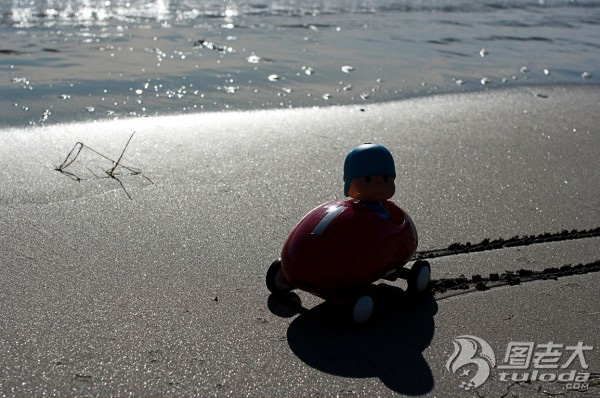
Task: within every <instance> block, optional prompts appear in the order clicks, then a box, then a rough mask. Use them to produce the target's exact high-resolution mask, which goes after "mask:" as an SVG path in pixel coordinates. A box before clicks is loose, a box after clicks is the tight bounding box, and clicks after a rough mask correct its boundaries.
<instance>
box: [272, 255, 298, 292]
mask: <svg viewBox="0 0 600 398" xmlns="http://www.w3.org/2000/svg"><path fill="white" fill-rule="evenodd" d="M266 279H267V289H269V291H270V292H271V293H273V294H284V293H288V292H290V291H292V287H291V286H290V284H289V283H288V281H287V280H286V279H285V275H283V271H282V270H281V260H275V261H273V263H272V264H271V265H270V266H269V270H268V271H267V278H266Z"/></svg>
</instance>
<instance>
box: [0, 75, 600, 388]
mask: <svg viewBox="0 0 600 398" xmlns="http://www.w3.org/2000/svg"><path fill="white" fill-rule="evenodd" d="M599 104H600V90H598V88H597V87H594V86H590V87H565V86H557V87H521V88H515V89H511V90H506V91H504V90H496V91H490V92H482V93H472V94H451V95H443V96H432V97H425V98H417V99H409V100H405V101H398V102H389V103H381V104H371V105H365V106H360V105H356V106H354V105H350V106H339V107H329V108H302V109H292V110H269V111H248V112H230V113H227V114H223V113H205V114H189V115H179V116H163V117H148V118H133V119H124V120H117V121H101V122H90V123H73V124H61V125H54V126H46V127H34V128H8V129H4V130H0V142H1V145H0V313H1V314H2V319H1V324H0V328H1V330H2V332H1V335H0V392H1V394H2V395H3V396H11V397H12V396H42V395H46V396H126V395H130V394H132V395H134V396H236V397H237V396H253V397H254V396H256V397H257V396H298V397H300V396H303V397H304V396H306V397H308V396H327V397H329V396H350V397H354V396H356V397H363V396H364V397H367V396H369V397H373V396H385V397H388V396H398V395H428V396H445V397H453V396H456V397H459V396H461V397H462V396H468V395H469V394H472V395H473V396H475V392H474V391H470V392H465V390H463V389H462V388H460V387H459V382H460V378H459V375H458V374H453V373H451V372H449V371H448V370H447V368H446V367H445V365H446V362H447V361H448V358H449V357H450V354H451V353H452V350H453V343H452V342H453V339H454V338H455V337H457V336H461V335H474V336H479V337H480V338H482V339H484V340H486V341H487V342H488V343H489V344H490V346H492V348H493V349H494V351H495V352H496V360H497V362H498V364H499V363H500V362H501V361H502V359H504V358H503V357H504V349H505V348H506V346H507V344H508V343H509V342H511V341H533V342H536V343H538V344H540V343H547V342H549V341H554V342H558V343H561V344H564V345H565V346H567V345H574V344H576V343H577V342H579V341H582V342H584V343H585V344H586V345H591V346H594V349H593V350H592V351H587V352H585V359H586V360H587V364H588V365H589V369H587V370H588V371H589V372H591V373H592V374H595V375H596V376H593V377H596V379H595V380H597V377H598V376H597V375H598V372H599V369H600V354H599V353H600V350H599V349H598V347H599V346H600V340H599V339H598V322H597V314H598V311H600V307H599V304H598V303H599V302H600V291H599V290H598V288H597V286H598V282H599V281H600V279H599V276H598V275H599V274H598V273H594V272H591V273H587V274H584V275H570V276H568V275H565V276H562V277H559V278H557V280H553V279H551V280H545V281H534V282H531V283H522V284H517V285H513V286H503V287H498V288H492V289H490V290H487V291H468V292H465V293H464V294H461V295H457V296H455V295H449V294H441V293H440V294H436V295H434V296H433V297H431V298H429V299H424V300H422V301H418V302H411V301H410V300H408V299H407V297H405V295H404V293H403V290H402V289H403V287H404V286H403V285H402V283H401V282H395V283H390V284H389V286H391V287H388V288H384V287H381V288H380V294H381V297H382V298H383V299H382V300H379V301H378V313H377V316H376V318H375V319H374V320H373V322H372V323H371V324H370V325H369V326H368V327H365V328H355V327H353V326H352V325H350V324H348V322H346V321H345V320H344V317H343V316H342V315H341V314H340V313H339V312H338V311H337V309H336V307H335V306H331V305H329V304H327V303H325V304H323V303H322V301H321V300H319V299H317V298H314V297H312V296H310V295H308V294H305V293H302V292H299V293H298V297H299V298H300V299H301V301H302V309H301V314H300V315H293V314H292V313H290V311H287V310H286V308H287V307H286V305H285V303H283V304H282V303H278V302H276V301H274V300H273V299H272V298H269V294H268V291H267V289H266V287H265V283H264V277H265V273H266V270H267V268H268V266H269V264H270V262H271V261H272V260H273V259H275V258H277V257H278V255H279V252H280V250H281V246H282V244H283V242H284V240H285V238H286V236H287V233H288V232H289V230H290V229H291V228H292V227H293V226H294V225H295V223H296V222H297V221H298V220H299V219H300V218H301V217H302V216H303V215H304V214H305V213H306V212H308V211H309V210H310V209H312V208H314V207H315V206H317V205H318V204H320V203H322V202H325V201H327V200H332V199H338V198H342V197H343V193H342V174H341V173H342V171H341V167H342V163H343V159H344V156H345V155H346V153H347V151H348V150H349V149H350V148H352V147H353V146H355V145H356V144H359V143H363V142H377V143H381V144H384V145H386V146H387V147H388V148H390V150H391V151H392V153H393V155H394V157H395V159H396V169H397V174H398V177H397V193H396V195H395V196H394V198H393V199H394V200H395V201H396V202H397V203H399V204H400V206H402V207H403V208H404V209H406V210H407V211H408V212H409V213H410V214H411V216H412V218H413V220H414V221H415V223H416V225H417V228H418V231H419V236H420V245H419V250H420V251H422V250H430V249H438V248H445V247H447V246H448V245H450V244H452V243H463V244H464V243H466V242H473V243H475V242H480V241H481V240H483V239H485V238H490V239H496V238H498V237H501V238H506V239H508V238H510V237H513V236H515V235H520V236H522V235H538V234H543V233H546V232H548V233H555V232H560V231H563V230H569V231H570V230H573V229H577V230H589V229H594V228H597V227H599V226H600V199H599V198H600V173H598V159H600V141H599V140H600V135H599V134H600V131H599V129H598V126H599V125H600V123H599V122H600V119H599V117H598V114H599V113H598V108H599ZM134 131H135V135H134V136H133V138H132V139H131V142H130V143H129V145H128V147H127V149H126V151H125V153H124V154H123V157H122V159H121V162H120V164H121V165H124V166H127V167H128V168H123V167H119V168H117V169H115V170H114V173H113V174H114V177H117V178H118V180H117V179H115V178H110V177H109V176H107V175H106V173H104V172H103V170H108V169H110V168H111V167H112V166H113V164H112V163H111V162H110V161H109V160H107V159H106V158H104V157H102V156H101V155H104V156H106V157H108V158H110V159H118V158H119V156H120V155H121V153H122V150H123V148H124V146H125V144H126V143H127V140H128V139H129V138H130V136H131V134H132V133H133V132H134ZM77 142H82V143H83V144H84V147H83V149H82V150H81V153H80V154H79V157H78V158H77V159H76V160H75V161H74V162H73V163H72V164H70V165H69V166H68V167H65V168H64V170H63V171H68V174H67V173H64V172H63V173H61V172H59V171H57V170H56V168H58V167H59V166H60V165H61V164H63V162H64V160H65V158H66V157H67V155H68V154H69V152H70V151H71V149H72V148H73V147H74V146H75V145H76V143H77ZM103 173H104V174H103ZM77 179H80V181H77ZM599 239H600V238H598V237H590V238H585V239H574V240H569V241H558V242H553V243H543V244H533V245H526V246H522V247H516V248H506V249H501V250H493V251H488V252H481V253H471V254H462V255H456V256H447V257H443V258H436V259H432V260H431V263H432V272H433V278H434V279H438V280H439V279H440V278H457V277H459V276H461V275H463V276H465V277H466V278H471V277H472V276H473V275H476V274H478V275H484V276H485V275H488V274H490V273H502V272H504V271H506V270H511V271H517V270H520V269H525V270H531V271H542V270H544V269H545V268H549V267H560V266H562V265H565V264H577V263H584V264H588V263H593V262H597V261H598V260H599V258H598V244H599V242H600V240H599ZM565 355H567V354H566V353H565ZM565 359H566V358H563V361H562V362H564V360H565ZM562 362H561V363H562ZM578 365H579V364H578V363H577V361H575V363H574V364H573V366H574V367H572V368H573V369H579V368H580V367H579V368H578V367H577V366H578ZM570 369H571V368H569V370H570ZM579 370H581V369H579ZM593 377H592V379H593ZM592 379H590V387H589V390H588V393H587V394H588V395H589V396H593V395H594V394H598V392H599V390H598V384H597V383H596V384H595V385H594V384H593V383H592ZM511 391H512V392H514V393H516V394H524V395H527V396H537V395H539V396H545V395H544V391H545V392H551V393H557V392H560V393H564V394H566V395H567V396H580V395H581V394H583V395H584V396H586V395H585V394H584V393H580V392H577V391H573V390H568V389H566V387H565V384H564V383H551V382H540V381H534V382H530V383H514V382H507V381H503V380H502V379H501V376H500V373H499V370H498V369H493V370H492V375H491V377H490V379H489V380H488V381H487V382H486V383H485V384H484V385H483V386H482V387H480V389H479V390H477V391H476V392H478V393H480V394H489V396H500V395H502V394H504V393H505V392H508V393H510V392H511ZM465 394H466V395H465Z"/></svg>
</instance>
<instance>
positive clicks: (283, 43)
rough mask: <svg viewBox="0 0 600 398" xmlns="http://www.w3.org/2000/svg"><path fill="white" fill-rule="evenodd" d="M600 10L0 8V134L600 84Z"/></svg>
mask: <svg viewBox="0 0 600 398" xmlns="http://www.w3.org/2000/svg"><path fill="white" fill-rule="evenodd" d="M599 66H600V1H591V0H535V1H532V0H472V1H467V0H429V1H428V0H348V1H333V0H312V1H306V0H271V1H267V0H252V1H242V0H237V1H235V0H232V1H191V0H155V1H141V0H62V1H58V0H41V1H34V0H12V1H11V0H0V125H4V126H7V125H10V126H27V125H43V124H55V123H64V122H69V121H76V120H99V119H105V118H126V117H135V116H151V115H165V114H173V113H175V114H178V113H190V112H209V111H229V110H249V109H266V108H288V107H306V106H329V105H337V104H365V103H372V102H379V101H390V100H396V99H402V98H407V97H412V96H420V95H430V94H437V93H447V92H450V93H452V92H461V91H473V90H488V89H494V88H499V87H510V86H516V85H534V86H540V85H545V84H586V85H591V84H599V83H600V78H599V77H598V75H599V74H600V70H599V69H598V68H599Z"/></svg>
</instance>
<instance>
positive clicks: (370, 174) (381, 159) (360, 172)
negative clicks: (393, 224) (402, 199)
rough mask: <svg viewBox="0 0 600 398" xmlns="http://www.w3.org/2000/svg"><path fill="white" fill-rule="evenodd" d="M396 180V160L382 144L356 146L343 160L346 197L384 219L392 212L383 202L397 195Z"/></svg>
mask: <svg viewBox="0 0 600 398" xmlns="http://www.w3.org/2000/svg"><path fill="white" fill-rule="evenodd" d="M395 178H396V168H395V167H394V159H393V158H392V154H391V153H390V151H388V149H387V148H386V147H384V146H382V145H376V144H363V145H360V146H357V147H356V148H354V149H352V150H351V151H350V153H349V154H348V155H347V156H346V160H345V161H344V195H346V196H350V197H352V198H354V199H358V200H360V202H361V203H362V204H363V205H365V206H367V207H369V208H370V209H372V210H373V211H375V212H376V213H377V214H379V215H380V216H382V217H383V218H385V219H387V218H388V217H389V212H388V211H387V210H386V209H385V207H384V206H383V205H382V203H381V201H382V200H387V199H389V198H391V197H392V196H393V195H394V192H395V190H396V186H395V184H394V179H395Z"/></svg>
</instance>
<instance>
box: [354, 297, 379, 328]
mask: <svg viewBox="0 0 600 398" xmlns="http://www.w3.org/2000/svg"><path fill="white" fill-rule="evenodd" d="M374 310H375V300H373V295H372V294H369V293H365V294H361V295H359V296H357V297H356V299H354V301H353V302H352V320H353V321H354V322H355V323H358V324H361V323H365V322H367V321H368V320H369V319H371V317H372V316H373V311H374Z"/></svg>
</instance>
